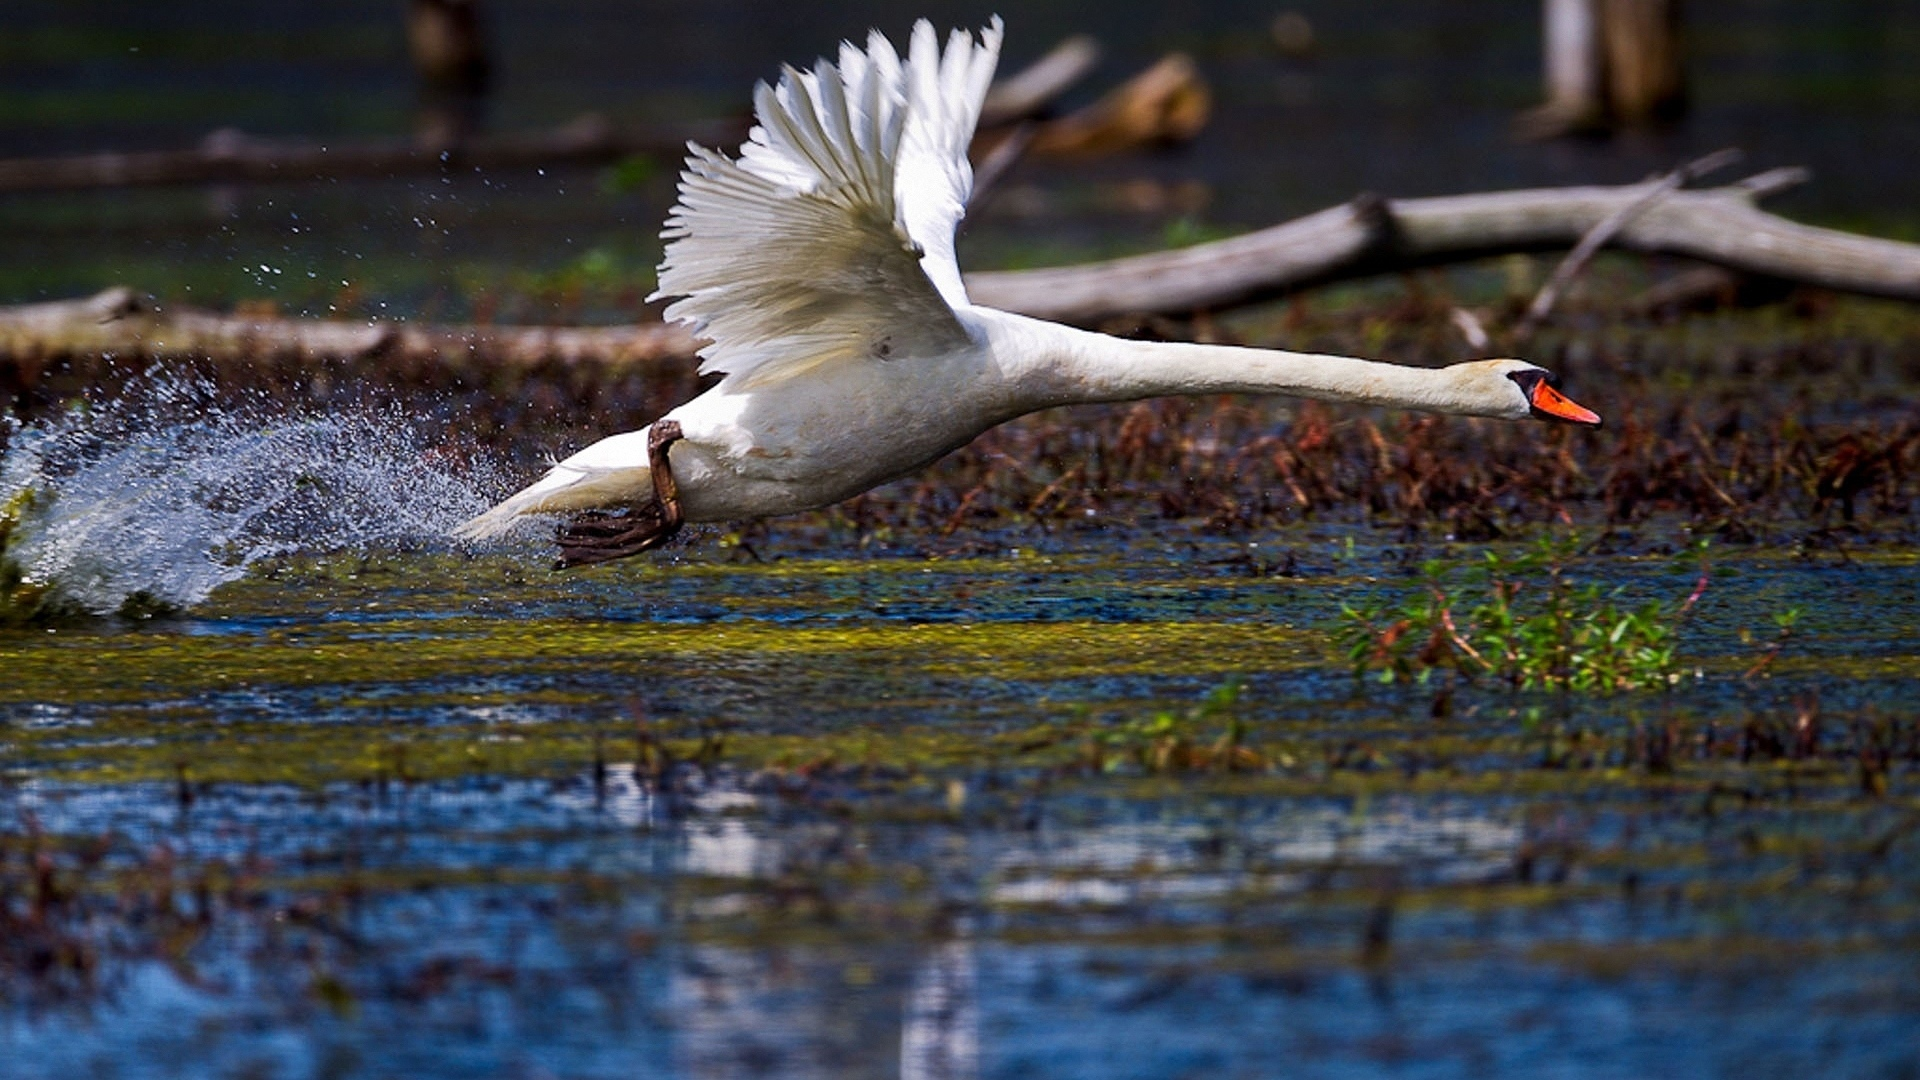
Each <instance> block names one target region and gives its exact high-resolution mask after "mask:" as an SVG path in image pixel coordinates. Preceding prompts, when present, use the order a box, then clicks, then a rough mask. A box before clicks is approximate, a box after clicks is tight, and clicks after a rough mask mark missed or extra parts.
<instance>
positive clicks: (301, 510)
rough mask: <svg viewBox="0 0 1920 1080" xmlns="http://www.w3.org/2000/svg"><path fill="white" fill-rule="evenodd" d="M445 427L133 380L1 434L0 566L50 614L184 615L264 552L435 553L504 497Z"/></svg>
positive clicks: (394, 413)
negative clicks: (149, 608)
mask: <svg viewBox="0 0 1920 1080" xmlns="http://www.w3.org/2000/svg"><path fill="white" fill-rule="evenodd" d="M445 429H446V425H445V424H444V423H440V422H431V423H430V422H429V420H428V418H426V417H422V416H418V415H409V414H406V413H403V412H400V411H399V410H376V409H370V408H363V409H346V410H340V409H332V410H329V411H328V412H327V413H325V414H324V415H318V414H301V413H295V412H289V411H288V409H287V407H286V406H284V405H281V404H277V403H272V402H268V401H266V400H264V399H253V400H248V401H244V402H241V403H238V404H234V403H231V402H219V403H216V402H215V400H214V397H213V394H212V391H211V390H210V388H208V387H205V386H202V385H198V384H193V383H188V382H181V381H170V380H155V381H152V382H150V383H142V384H140V385H139V386H137V387H135V388H133V389H131V390H129V392H128V393H127V394H125V395H124V396H122V397H119V398H116V399H115V400H113V401H110V402H108V403H106V404H103V405H89V406H87V407H84V408H77V409H74V410H72V411H69V412H67V413H65V414H63V415H61V416H58V417H53V418H49V419H47V420H43V421H39V422H36V423H33V424H29V425H25V426H20V425H17V424H16V425H13V426H12V430H9V431H6V432H4V434H6V435H8V436H9V437H8V438H7V439H6V440H5V442H6V453H5V457H4V458H0V519H6V518H10V519H11V526H12V527H11V529H10V530H9V529H8V528H6V527H5V525H6V522H4V521H0V538H4V541H5V550H4V551H3V552H0V558H4V560H5V561H7V562H11V563H12V564H13V566H14V568H15V569H16V570H17V572H18V573H19V575H20V577H21V579H22V580H24V581H25V582H27V583H29V584H31V585H34V586H36V587H40V588H44V589H46V590H47V592H48V594H49V595H51V596H53V597H55V598H56V599H57V600H58V601H59V602H60V604H61V606H63V607H68V608H79V609H83V610H85V611H90V612H93V613H95V614H109V613H112V612H115V611H120V610H122V609H123V608H125V607H127V606H128V604H129V602H130V601H132V602H134V603H136V604H138V603H148V604H151V603H157V604H159V605H161V606H164V607H171V608H176V609H183V608H188V607H191V606H193V605H194V604H197V603H199V602H201V601H202V600H205V599H206V598H207V596H208V595H209V594H211V593H212V592H213V590H214V589H216V588H218V587H219V586H221V585H223V584H225V583H227V582H229V581H234V580H237V579H238V578H240V577H241V576H242V575H244V574H245V573H246V571H247V568H248V567H249V566H250V565H252V564H253V563H255V562H257V561H259V560H260V559H263V558H268V557H271V556H275V555H284V554H288V553H291V552H295V551H315V552H324V551H337V550H341V549H349V548H370V547H396V546H413V545H418V544H421V543H438V542H443V538H444V537H445V535H446V533H447V531H448V530H449V529H451V528H452V527H453V526H454V525H455V524H457V523H459V522H460V521H463V520H465V519H466V518H467V517H469V516H471V515H473V514H475V513H477V512H479V511H480V510H483V509H485V508H486V506H487V505H488V503H489V501H490V500H489V499H488V498H487V496H486V495H485V494H484V493H485V492H487V491H497V490H498V489H499V488H500V487H502V486H503V485H502V484H501V483H500V482H499V480H498V479H497V478H493V477H490V476H487V475H485V474H483V473H480V472H477V471H476V470H474V469H472V468H470V467H468V465H467V462H468V460H469V459H470V458H471V457H472V455H469V454H466V453H461V452H457V451H450V450H449V448H447V447H445V446H444V445H442V444H441V443H440V442H439V441H438V437H437V436H436V435H433V434H430V433H431V432H441V433H444V431H445ZM0 600H4V598H3V597H0Z"/></svg>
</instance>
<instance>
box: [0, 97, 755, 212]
mask: <svg viewBox="0 0 1920 1080" xmlns="http://www.w3.org/2000/svg"><path fill="white" fill-rule="evenodd" d="M745 134H746V125H745V124H739V123H714V124H707V125H702V126H690V127H680V128H675V129H673V130H670V131H669V130H664V129H662V130H639V129H631V130H622V129H617V128H615V127H614V126H613V125H611V124H609V123H608V122H607V121H606V120H605V119H603V118H601V117H598V116H592V115H589V116H583V117H581V118H580V119H578V120H575V121H574V122H572V123H570V124H568V125H566V126H565V127H562V128H559V129H556V130H554V131H547V132H535V133H531V134H522V135H495V136H485V137H479V138H473V139H469V140H466V141H464V142H461V143H459V144H457V145H453V146H448V147H444V148H442V147H438V146H435V145H431V144H422V143H419V142H416V141H413V140H409V139H375V140H371V141H360V142H350V143H334V144H327V143H318V142H310V141H306V140H294V139H263V138H260V137H258V136H253V135H248V134H245V133H244V132H239V131H234V130H231V129H225V130H221V131H216V132H214V133H213V134H211V135H209V136H207V138H206V139H205V140H204V141H203V142H202V143H201V144H200V146H198V147H196V148H195V149H192V150H156V151H150V152H145V153H137V154H123V153H104V154H81V155H78V156H74V157H53V158H15V159H12V160H6V161H0V193H5V192H11V191H35V190H57V189H66V190H73V189H83V188H118V187H138V186H147V185H165V184H230V183H262V182H268V183H270V182H285V181H303V180H320V179H328V178H340V179H348V178H354V177H382V176H396V175H402V174H407V173H434V172H441V171H444V170H449V169H514V168H532V167H535V166H552V165H567V164H573V165H591V164H599V163H605V162H610V161H618V160H619V159H621V158H623V157H626V156H629V155H632V154H660V155H671V156H674V157H678V156H679V155H680V154H681V153H683V152H684V151H685V150H686V144H687V140H688V139H693V140H695V141H704V142H708V143H713V144H722V143H726V142H728V141H735V142H737V141H738V140H739V139H740V137H742V136H744V135H745Z"/></svg>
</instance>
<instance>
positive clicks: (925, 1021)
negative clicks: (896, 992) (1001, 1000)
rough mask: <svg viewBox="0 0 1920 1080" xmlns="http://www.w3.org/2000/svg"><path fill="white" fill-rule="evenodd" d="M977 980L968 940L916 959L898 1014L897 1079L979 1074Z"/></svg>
mask: <svg viewBox="0 0 1920 1080" xmlns="http://www.w3.org/2000/svg"><path fill="white" fill-rule="evenodd" d="M979 982H980V970H979V963H978V961H977V960H976V959H975V957H974V953H973V942H971V941H968V940H966V939H964V938H963V939H960V940H958V941H949V942H946V943H944V944H941V945H937V946H935V947H934V948H933V950H932V951H931V952H930V953H928V954H927V955H926V956H925V957H924V958H923V959H922V961H921V964H920V967H919V969H918V970H916V971H915V972H914V973H913V984H912V986H911V988H910V989H909V990H908V991H907V1004H906V1008H905V1010H903V1012H902V1015H901V1019H900V1080H972V1078H973V1077H975V1076H978V1075H980V987H979Z"/></svg>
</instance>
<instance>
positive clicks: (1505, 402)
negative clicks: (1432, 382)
mask: <svg viewBox="0 0 1920 1080" xmlns="http://www.w3.org/2000/svg"><path fill="white" fill-rule="evenodd" d="M1448 370H1450V371H1452V372H1455V373H1456V377H1457V378H1458V379H1459V381H1460V383H1461V384H1462V385H1461V386H1460V389H1461V390H1463V391H1465V392H1466V394H1467V395H1468V396H1470V397H1471V398H1474V399H1477V400H1479V401H1483V402H1487V403H1489V404H1490V405H1491V406H1492V407H1491V408H1490V409H1489V410H1488V411H1487V412H1486V413H1484V414H1482V415H1486V416H1498V417H1500V418H1501V419H1505V420H1524V419H1526V418H1527V417H1529V416H1533V417H1538V418H1540V419H1542V420H1558V421H1560V422H1561V423H1566V424H1579V425H1580V426H1582V427H1599V426H1600V414H1599V413H1596V412H1594V411H1593V410H1592V409H1589V408H1587V407H1586V406H1584V405H1580V404H1578V403H1576V402H1575V401H1574V400H1573V399H1572V398H1569V397H1567V396H1566V395H1565V394H1562V393H1561V392H1560V388H1559V383H1560V377H1559V376H1558V375H1555V374H1553V373H1552V372H1550V371H1548V370H1547V369H1545V368H1543V367H1539V366H1537V365H1534V364H1529V363H1527V362H1526V361H1525V360H1474V361H1471V362H1469V363H1465V364H1455V365H1454V366H1453V367H1452V368H1449V369H1448Z"/></svg>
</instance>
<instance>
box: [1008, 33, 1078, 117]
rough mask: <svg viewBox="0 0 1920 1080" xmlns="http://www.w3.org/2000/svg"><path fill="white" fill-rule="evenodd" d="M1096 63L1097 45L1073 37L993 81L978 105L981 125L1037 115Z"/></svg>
mask: <svg viewBox="0 0 1920 1080" xmlns="http://www.w3.org/2000/svg"><path fill="white" fill-rule="evenodd" d="M1099 62H1100V43H1099V42H1097V41H1095V40H1093V39H1092V38H1090V37H1088V36H1086V35H1085V34H1075V35H1074V36H1072V37H1070V38H1068V39H1066V40H1065V41H1062V42H1061V43H1060V44H1058V45H1055V46H1054V47H1053V48H1052V49H1049V50H1048V51H1047V54H1046V55H1045V56H1042V57H1041V58H1040V59H1038V60H1035V61H1034V62H1033V63H1031V64H1029V65H1027V66H1026V67H1025V68H1022V69H1021V70H1019V71H1017V72H1015V73H1013V74H1012V75H1007V76H1004V77H1002V78H1000V79H996V80H994V83H993V86H992V87H990V88H989V89H988V90H987V100H986V101H985V102H984V103H982V104H981V106H980V126H981V127H983V128H989V127H999V126H1000V125H1002V124H1014V123H1018V122H1020V121H1022V120H1030V119H1032V118H1033V117H1036V116H1039V115H1040V114H1041V113H1043V112H1046V111H1047V110H1048V109H1050V108H1052V107H1053V103H1054V102H1055V101H1056V100H1058V99H1059V97H1060V95H1062V94H1064V93H1066V92H1067V91H1068V90H1070V89H1072V88H1073V87H1074V85H1075V84H1077V83H1078V82H1079V81H1080V80H1081V79H1084V78H1086V77H1087V74H1088V73H1089V72H1091V71H1092V70H1093V68H1094V65H1095V64H1098V63H1099Z"/></svg>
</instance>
